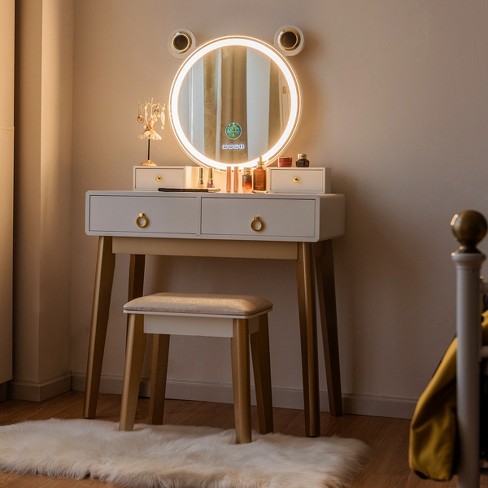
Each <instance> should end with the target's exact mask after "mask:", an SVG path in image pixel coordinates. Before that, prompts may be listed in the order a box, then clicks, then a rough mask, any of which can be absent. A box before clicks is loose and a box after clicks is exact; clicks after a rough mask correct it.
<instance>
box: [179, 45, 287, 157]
mask: <svg viewBox="0 0 488 488" xmlns="http://www.w3.org/2000/svg"><path fill="white" fill-rule="evenodd" d="M289 94H290V89H289V86H288V82H287V80H286V78H285V77H284V76H283V73H282V71H281V70H280V68H279V67H278V66H277V65H276V63H275V62H274V61H273V60H271V59H270V58H269V57H268V56H266V55H264V54H263V53H261V52H259V51H258V50H256V49H253V48H249V47H245V46H227V47H222V48H219V49H216V50H214V51H212V52H209V53H207V54H206V55H205V56H204V57H202V58H201V59H199V60H198V61H197V62H196V63H195V64H194V65H193V66H192V68H191V69H190V70H189V71H188V73H187V75H186V77H185V79H184V80H183V83H182V85H181V90H180V93H179V98H178V113H179V117H180V121H181V127H182V130H183V132H184V134H185V137H186V138H187V139H188V140H189V141H190V143H191V145H192V146H193V147H194V148H195V149H196V150H197V151H198V152H200V153H202V154H205V155H206V156H207V157H208V158H210V159H212V160H215V161H220V162H222V163H224V164H231V165H234V164H241V163H244V162H247V161H250V160H254V159H257V158H258V157H259V156H261V155H263V154H264V153H266V151H268V150H269V148H270V147H272V146H274V145H275V144H276V143H277V142H278V140H279V139H280V137H281V136H282V134H283V132H284V130H285V127H286V126H287V124H288V123H289V119H290V95H289Z"/></svg>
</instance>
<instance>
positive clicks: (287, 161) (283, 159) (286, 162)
mask: <svg viewBox="0 0 488 488" xmlns="http://www.w3.org/2000/svg"><path fill="white" fill-rule="evenodd" d="M292 163H293V159H292V158H290V157H289V156H280V157H279V158H278V166H279V167H280V168H289V167H290V166H291V165H292Z"/></svg>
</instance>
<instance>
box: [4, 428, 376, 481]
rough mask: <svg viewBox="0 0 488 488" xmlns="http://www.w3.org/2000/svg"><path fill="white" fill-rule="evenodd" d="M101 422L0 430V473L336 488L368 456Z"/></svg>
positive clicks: (221, 433)
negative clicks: (238, 442) (122, 427)
mask: <svg viewBox="0 0 488 488" xmlns="http://www.w3.org/2000/svg"><path fill="white" fill-rule="evenodd" d="M117 429H118V424H117V423H114V422H107V421H101V420H56V419H51V420H44V421H32V422H23V423H19V424H12V425H7V426H3V427H0V470H3V471H12V472H16V473H29V474H42V475H48V476H54V477H67V478H76V479H82V478H87V477H88V478H94V479H98V480H102V481H106V482H110V483H113V484H117V485H121V486H130V487H131V488H139V487H151V488H152V487H154V488H156V487H161V488H166V487H168V488H169V487H171V488H237V487H239V488H241V487H242V488H261V487H266V488H301V487H303V488H315V487H316V488H319V487H320V488H339V487H343V486H347V484H349V483H350V482H351V481H352V479H353V477H354V475H355V474H357V472H358V471H359V470H360V468H361V464H362V463H363V462H364V461H365V458H366V455H367V452H368V448H367V447H366V445H365V444H364V443H363V442H361V441H359V440H356V439H343V438H338V437H318V438H306V437H292V436H285V435H282V434H267V435H257V434H254V439H255V440H254V442H252V443H250V444H241V445H236V444H234V430H232V429H231V430H220V429H214V428H208V427H189V426H174V425H165V426H146V425H137V426H136V427H135V429H134V431H132V432H119V431H118V430H117Z"/></svg>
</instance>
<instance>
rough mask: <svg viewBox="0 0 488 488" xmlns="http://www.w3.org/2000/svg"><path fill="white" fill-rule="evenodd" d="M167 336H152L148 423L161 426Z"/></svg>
mask: <svg viewBox="0 0 488 488" xmlns="http://www.w3.org/2000/svg"><path fill="white" fill-rule="evenodd" d="M169 340H170V336H169V335H168V334H155V335H153V350H152V370H151V399H150V402H149V422H150V423H151V424H158V425H159V424H162V423H163V417H164V399H165V396H166V380H167V376H168V353H169Z"/></svg>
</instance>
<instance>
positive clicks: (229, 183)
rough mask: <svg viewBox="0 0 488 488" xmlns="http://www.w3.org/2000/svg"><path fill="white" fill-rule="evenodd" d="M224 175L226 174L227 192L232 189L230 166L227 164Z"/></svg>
mask: <svg viewBox="0 0 488 488" xmlns="http://www.w3.org/2000/svg"><path fill="white" fill-rule="evenodd" d="M226 176H227V182H226V186H225V189H226V191H227V193H229V192H230V191H231V190H232V168H231V167H230V166H227V168H226Z"/></svg>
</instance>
